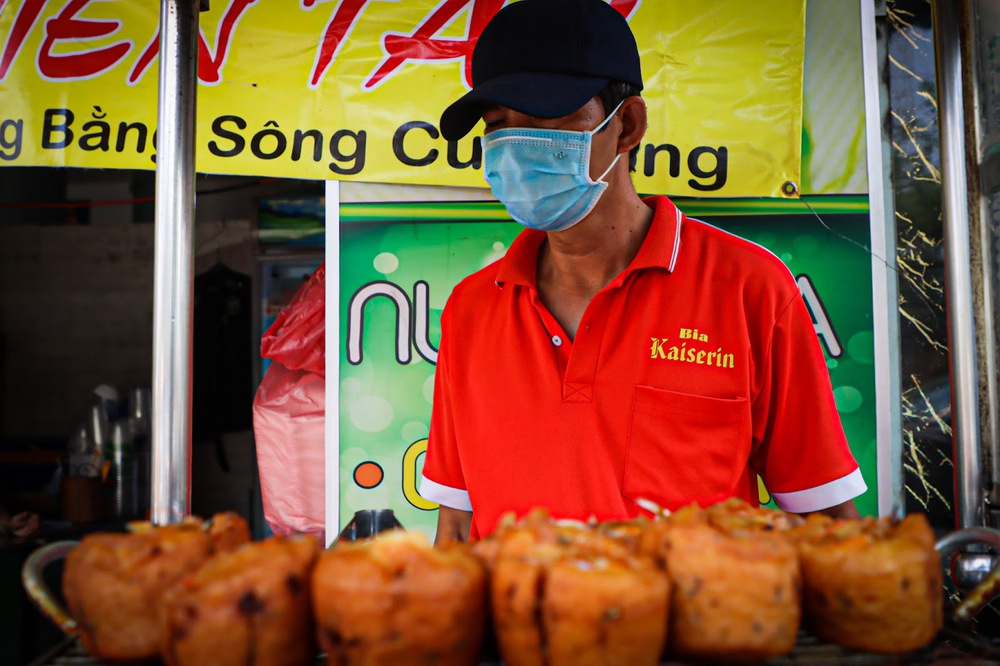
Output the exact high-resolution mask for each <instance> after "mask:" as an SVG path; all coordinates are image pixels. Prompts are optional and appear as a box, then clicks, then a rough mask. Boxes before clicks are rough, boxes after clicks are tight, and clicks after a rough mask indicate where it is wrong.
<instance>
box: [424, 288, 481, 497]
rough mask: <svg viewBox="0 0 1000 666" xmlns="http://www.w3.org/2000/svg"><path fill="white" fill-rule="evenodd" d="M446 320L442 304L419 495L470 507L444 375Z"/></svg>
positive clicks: (447, 351) (447, 359)
mask: <svg viewBox="0 0 1000 666" xmlns="http://www.w3.org/2000/svg"><path fill="white" fill-rule="evenodd" d="M448 320H449V318H448V308H447V306H446V307H445V310H444V312H443V313H442V315H441V344H440V345H439V348H438V357H437V366H436V367H435V369H434V398H433V405H432V407H431V426H430V435H429V436H428V438H427V453H426V455H425V457H424V471H423V477H422V478H421V479H420V495H421V496H422V497H423V498H424V499H427V500H430V501H431V502H437V503H438V504H441V505H444V506H447V507H451V508H453V509H460V510H462V511H472V503H471V501H470V500H469V491H468V490H467V489H466V487H465V476H464V474H463V473H462V460H461V456H460V454H459V448H458V438H457V436H456V433H455V422H454V404H455V396H453V395H452V389H451V382H450V381H449V377H448V368H449V363H450V344H449V343H450V338H451V336H450V335H449V333H448V328H449V326H448Z"/></svg>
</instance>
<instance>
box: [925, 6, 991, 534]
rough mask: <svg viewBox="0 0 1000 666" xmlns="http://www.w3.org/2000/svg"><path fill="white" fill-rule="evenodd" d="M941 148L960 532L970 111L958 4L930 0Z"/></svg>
mask: <svg viewBox="0 0 1000 666" xmlns="http://www.w3.org/2000/svg"><path fill="white" fill-rule="evenodd" d="M931 4H932V12H933V23H934V58H935V65H936V66H935V70H936V72H937V92H938V121H939V125H940V128H941V129H940V142H941V189H942V201H941V217H942V222H943V224H944V238H945V243H944V251H945V259H944V260H945V280H946V285H945V286H946V294H947V303H948V338H949V341H950V350H949V351H950V359H949V360H950V364H951V395H952V399H951V401H952V432H953V433H954V442H955V461H954V462H955V486H956V487H955V500H956V504H957V507H956V508H957V517H958V522H959V527H977V526H981V525H983V524H984V522H983V521H984V491H983V479H982V470H981V464H980V456H981V454H980V449H979V434H980V430H979V376H978V374H979V368H978V361H977V354H976V316H975V309H974V307H973V302H974V301H973V291H972V276H971V271H970V266H971V265H972V256H971V250H970V242H971V241H970V234H969V213H970V211H969V183H968V177H967V174H966V171H965V167H966V145H965V105H964V100H963V91H962V45H961V29H960V25H959V16H958V9H957V7H956V5H957V3H955V2H954V1H953V0H932V3H931Z"/></svg>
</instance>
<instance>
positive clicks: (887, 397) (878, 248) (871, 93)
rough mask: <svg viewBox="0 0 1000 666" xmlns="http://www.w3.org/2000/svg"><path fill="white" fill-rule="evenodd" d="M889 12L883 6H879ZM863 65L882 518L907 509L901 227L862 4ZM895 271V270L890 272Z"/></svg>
mask: <svg viewBox="0 0 1000 666" xmlns="http://www.w3.org/2000/svg"><path fill="white" fill-rule="evenodd" d="M880 6H881V9H882V11H883V12H884V10H885V6H884V3H880ZM860 7H861V51H862V55H861V62H862V65H863V68H864V88H865V141H866V153H867V167H868V210H869V213H868V215H869V219H870V236H871V255H872V312H873V313H874V320H873V322H872V327H873V334H874V339H875V349H876V350H883V353H881V354H880V353H878V351H876V354H875V358H876V362H875V387H876V394H875V400H876V406H875V438H876V441H877V442H879V445H878V454H877V455H878V458H877V460H876V465H877V470H878V478H877V483H878V513H879V515H880V516H887V515H890V514H891V513H893V512H894V511H896V510H897V508H898V509H901V508H902V506H903V465H902V459H903V454H902V437H901V432H902V424H901V416H900V409H899V404H900V403H899V401H900V381H899V364H900V360H899V322H898V318H897V316H896V312H897V310H898V305H897V300H898V294H899V287H898V282H897V278H896V270H895V268H896V254H895V252H894V251H893V250H894V248H895V243H896V225H895V218H894V216H893V214H892V210H893V208H894V206H893V205H892V201H891V197H892V187H891V185H890V183H889V182H888V175H887V174H886V172H885V169H884V167H883V164H884V161H883V158H885V157H886V155H885V154H884V151H885V150H886V148H885V146H886V141H885V140H884V137H883V136H882V118H883V113H882V104H881V101H882V99H883V96H882V94H881V93H882V89H881V88H880V83H881V82H882V81H883V78H882V76H881V70H882V67H881V64H882V63H883V62H884V54H880V53H879V50H878V35H877V31H876V9H875V3H874V2H872V0H860ZM890 269H891V270H890Z"/></svg>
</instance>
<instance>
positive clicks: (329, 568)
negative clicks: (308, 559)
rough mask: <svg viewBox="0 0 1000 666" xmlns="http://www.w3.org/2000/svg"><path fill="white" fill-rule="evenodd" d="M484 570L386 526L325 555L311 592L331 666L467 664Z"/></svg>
mask: <svg viewBox="0 0 1000 666" xmlns="http://www.w3.org/2000/svg"><path fill="white" fill-rule="evenodd" d="M485 590H486V574H485V569H484V567H483V565H482V563H480V561H479V560H477V559H476V558H475V557H472V556H471V555H469V554H468V553H466V552H464V551H463V550H461V549H457V548H449V549H435V548H433V547H432V546H431V545H430V543H429V542H428V540H427V538H426V537H425V536H424V535H423V534H422V533H420V532H404V531H402V530H392V531H389V532H383V533H382V534H380V535H379V536H378V537H377V538H374V539H372V540H369V541H363V542H354V543H346V544H342V545H338V546H336V547H335V548H333V549H331V550H328V551H326V552H324V553H323V554H322V555H321V556H320V558H319V561H318V563H317V564H316V568H315V570H314V572H313V578H312V594H313V611H314V614H315V619H316V625H317V632H318V635H319V641H320V646H321V647H322V648H323V650H324V651H325V652H326V655H327V663H328V664H330V666H339V665H341V664H351V666H408V665H410V664H412V665H418V664H430V663H433V664H436V665H438V666H473V665H475V664H477V663H478V660H479V651H480V646H481V643H482V638H483V629H484V625H485V616H484V612H485V609H484V604H485Z"/></svg>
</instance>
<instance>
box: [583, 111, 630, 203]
mask: <svg viewBox="0 0 1000 666" xmlns="http://www.w3.org/2000/svg"><path fill="white" fill-rule="evenodd" d="M624 103H625V100H622V101H620V102H618V106H616V107H615V109H614V111H612V112H611V113H609V114H608V117H607V118H605V119H604V122H602V123H601V124H600V125H598V126H597V127H595V128H594V129H592V130H590V132H588V134H590V139H591V140H590V141H589V142H588V143H589V145H588V146H587V153H588V154H587V161H588V162H589V161H590V152H591V149H592V148H593V145H594V143H593V137H594V135H595V134H597V133H598V132H600V131H601V129H602V128H603V127H604V126H605V125H607V124H608V123H609V122H611V119H612V118H614V117H615V114H616V113H618V109H620V108H622V104H624ZM621 156H622V154H621V153H618V154H617V155H615V159H613V160H611V164H609V165H608V168H607V169H605V170H604V173H602V174H601V175H600V176H598V177H597V179H596V180H594V181H593V183H594V184H596V183H603V182H606V181H605V180H604V177H605V176H607V175H608V173H610V172H611V170H612V169H613V168H614V167H615V164H617V163H618V158H619V157H621Z"/></svg>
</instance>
